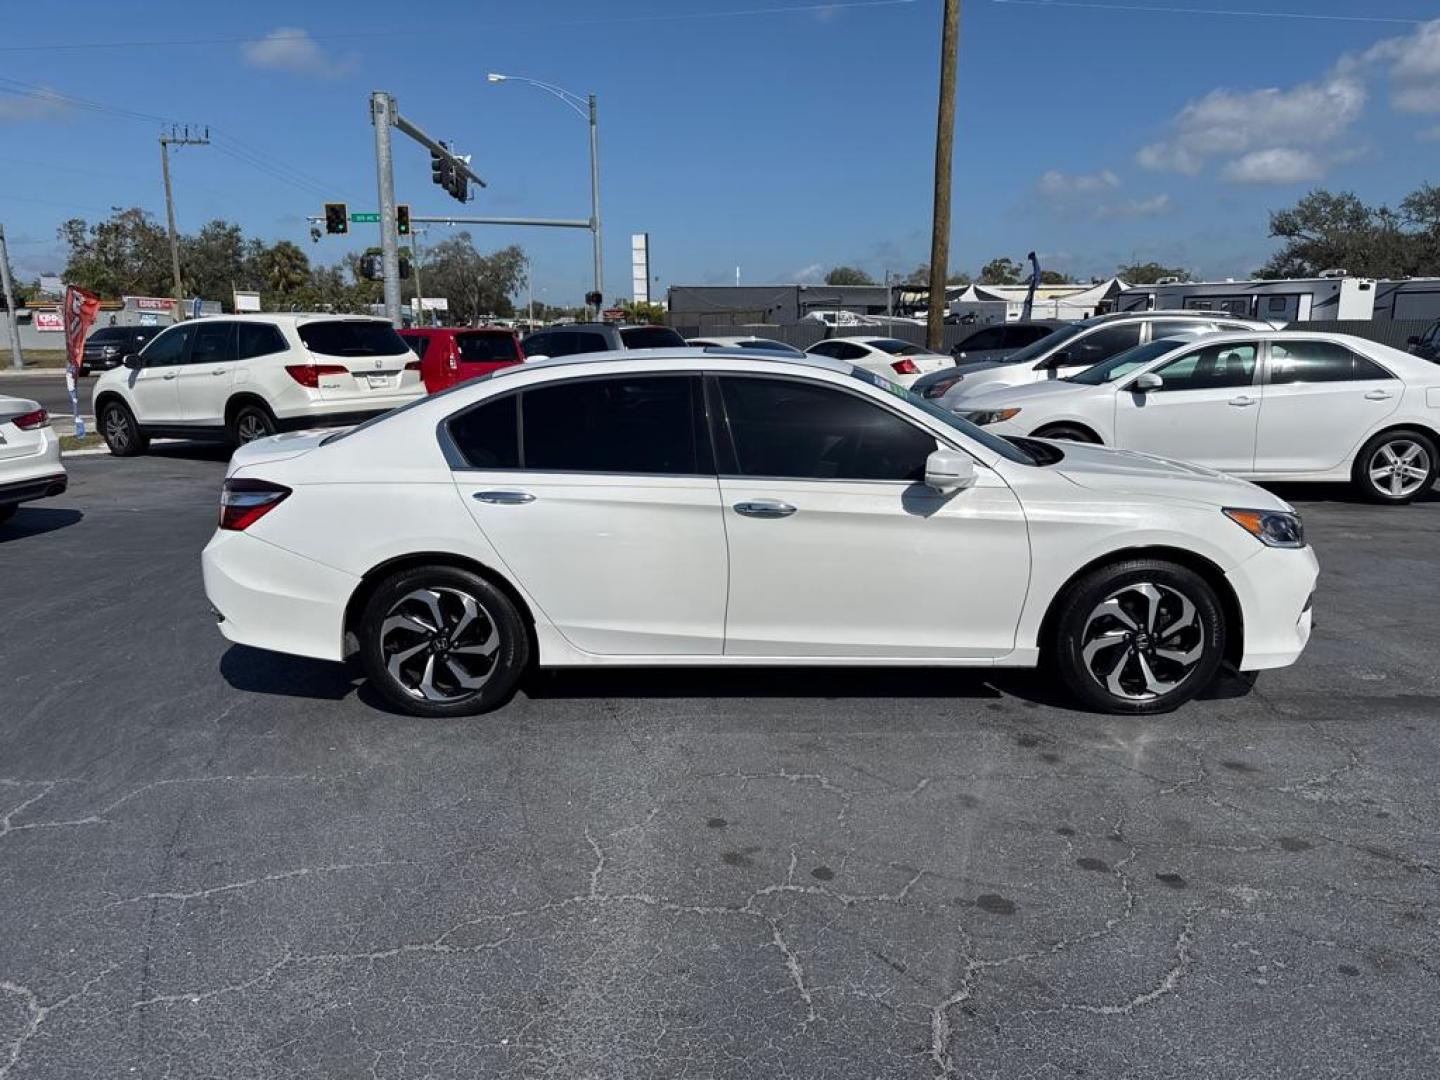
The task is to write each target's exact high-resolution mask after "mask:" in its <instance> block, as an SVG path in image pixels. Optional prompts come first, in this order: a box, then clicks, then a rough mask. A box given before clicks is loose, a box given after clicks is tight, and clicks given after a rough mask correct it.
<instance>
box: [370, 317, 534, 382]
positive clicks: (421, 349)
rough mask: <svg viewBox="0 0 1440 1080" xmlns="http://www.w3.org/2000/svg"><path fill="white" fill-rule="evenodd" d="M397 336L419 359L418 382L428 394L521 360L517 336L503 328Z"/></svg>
mask: <svg viewBox="0 0 1440 1080" xmlns="http://www.w3.org/2000/svg"><path fill="white" fill-rule="evenodd" d="M398 333H399V334H400V340H401V341H403V342H405V344H406V345H409V346H410V349H411V351H413V352H414V353H415V355H416V356H418V357H419V358H420V379H421V381H422V382H424V384H425V390H426V392H427V393H431V394H434V393H437V392H439V391H441V390H444V389H445V388H446V387H450V386H454V385H455V384H456V383H461V382H464V381H465V380H466V379H474V378H478V377H479V376H481V375H489V374H490V373H491V372H492V371H499V370H500V369H501V368H503V367H509V366H510V365H511V364H518V363H520V362H521V361H523V360H524V359H525V353H524V352H523V351H522V350H521V348H520V335H519V334H517V333H516V332H515V331H514V330H509V329H506V328H504V327H499V326H482V327H479V328H476V329H471V328H468V327H463V326H455V327H445V326H435V327H428V326H427V327H412V328H411V329H408V330H400V331H398Z"/></svg>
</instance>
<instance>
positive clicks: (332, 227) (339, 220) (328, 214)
mask: <svg viewBox="0 0 1440 1080" xmlns="http://www.w3.org/2000/svg"><path fill="white" fill-rule="evenodd" d="M325 231H326V232H327V233H329V234H330V235H332V236H337V235H338V236H343V235H345V234H346V233H348V232H349V231H350V214H349V213H348V212H347V210H346V207H345V204H344V203H343V202H327V203H326V204H325Z"/></svg>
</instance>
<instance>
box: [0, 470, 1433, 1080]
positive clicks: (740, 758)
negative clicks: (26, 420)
mask: <svg viewBox="0 0 1440 1080" xmlns="http://www.w3.org/2000/svg"><path fill="white" fill-rule="evenodd" d="M223 460H224V455H223V453H221V452H219V451H208V450H196V449H193V448H186V447H183V446H180V447H175V446H172V447H166V448H164V449H158V448H157V452H156V453H155V454H153V455H152V456H150V457H147V458H142V459H138V460H133V461H119V460H112V459H108V458H85V459H72V460H71V462H70V463H69V469H70V475H71V487H70V491H69V493H68V494H67V495H66V496H64V497H63V498H60V499H54V500H49V501H47V502H44V503H40V504H35V505H33V506H31V507H27V508H25V509H23V510H22V511H21V513H20V514H19V515H18V516H17V517H16V519H15V521H14V522H13V523H12V525H11V526H10V527H9V529H8V530H5V531H0V599H3V605H0V612H3V616H0V617H3V620H4V622H3V625H4V633H3V635H0V898H3V903H0V1080H20V1078H26V1080H30V1078H41V1077H43V1078H82V1077H83V1078H93V1077H98V1076H140V1077H176V1078H179V1077H202V1076H203V1077H210V1076H216V1077H219V1076H224V1077H227V1078H250V1077H255V1078H260V1077H285V1078H296V1077H352V1076H354V1077H374V1078H380V1080H390V1078H397V1080H398V1078H412V1077H413V1078H419V1077H457V1078H458V1077H467V1078H470V1077H480V1076H484V1077H492V1076H494V1077H527V1078H528V1077H549V1076H555V1077H617V1078H618V1077H657V1078H658V1077H847V1078H848V1077H887V1078H888V1077H918V1078H929V1077H941V1078H943V1077H951V1076H954V1077H1044V1078H1049V1077H1056V1078H1059V1077H1078V1076H1086V1077H1105V1078H1116V1077H1145V1078H1165V1077H1205V1078H1216V1077H1226V1078H1230V1077H1257V1078H1259V1077H1265V1078H1274V1077H1304V1078H1306V1080H1313V1078H1318V1077H1345V1078H1353V1077H1370V1076H1384V1077H1387V1078H1401V1077H1417V1078H1418V1077H1434V1076H1436V1075H1437V1074H1440V1027H1437V1025H1436V1023H1435V1017H1436V1014H1437V1005H1440V980H1437V970H1440V955H1437V919H1440V889H1437V884H1440V881H1437V869H1440V851H1437V846H1440V844H1437V837H1440V828H1437V826H1440V795H1437V787H1436V780H1435V778H1436V773H1437V767H1440V737H1437V729H1436V727H1435V724H1436V722H1437V719H1440V698H1437V696H1436V690H1437V664H1436V659H1437V656H1440V630H1437V627H1436V621H1435V619H1434V618H1433V612H1434V611H1435V610H1436V609H1437V605H1440V549H1437V544H1436V542H1435V538H1436V536H1437V528H1440V500H1436V499H1434V498H1432V499H1430V500H1429V501H1427V502H1425V503H1423V504H1420V505H1417V506H1414V507H1411V508H1409V509H1382V508H1374V507H1370V506H1366V505H1362V504H1358V503H1354V502H1350V501H1348V497H1347V496H1346V494H1345V493H1344V492H1343V491H1338V492H1337V491H1306V490H1304V489H1291V490H1287V491H1285V492H1283V494H1285V495H1286V496H1287V497H1289V498H1292V499H1293V500H1295V501H1296V502H1297V504H1298V505H1299V507H1300V509H1301V510H1302V512H1303V513H1304V514H1305V516H1306V519H1307V524H1308V527H1309V532H1310V535H1311V538H1312V540H1313V542H1314V544H1315V547H1316V549H1317V551H1318V554H1319V557H1320V561H1321V565H1322V580H1321V586H1320V591H1319V594H1318V596H1317V601H1316V608H1317V622H1318V628H1317V631H1316V636H1315V639H1314V641H1313V642H1312V644H1311V647H1310V649H1309V651H1308V653H1307V654H1306V656H1305V657H1304V659H1303V660H1302V661H1301V663H1300V664H1299V665H1298V666H1296V667H1294V668H1291V669H1289V670H1285V671H1280V672H1269V673H1266V674H1264V675H1262V676H1261V678H1260V681H1259V683H1258V685H1257V687H1256V689H1255V690H1254V691H1253V692H1251V693H1249V694H1248V695H1239V694H1238V693H1235V692H1232V693H1230V694H1218V695H1216V696H1214V697H1212V698H1211V699H1210V700H1206V701H1201V702H1197V703H1195V704H1192V705H1191V706H1188V707H1187V708H1185V709H1183V710H1182V711H1181V712H1179V713H1178V714H1176V715H1172V716H1169V717H1163V718H1158V719H1149V720H1131V719H1117V718H1112V717H1102V716H1094V715H1089V714H1085V713H1080V712H1077V711H1073V710H1070V709H1067V708H1065V707H1064V706H1063V704H1062V703H1060V702H1058V700H1057V699H1056V698H1055V697H1054V695H1053V693H1052V691H1051V690H1049V689H1048V688H1047V686H1046V684H1045V683H1044V682H1043V681H1042V680H1040V679H1038V678H1037V677H1035V676H1033V675H1030V674H1024V673H1022V674H1012V675H1007V676H1004V677H996V678H994V679H988V678H986V677H984V676H983V675H979V674H957V673H954V672H943V671H942V672H932V671H925V672H883V671H880V672H876V671H854V672H837V671H819V672H816V671H789V672H786V671H771V672H764V671H761V672H736V671H724V672H711V673H687V672H653V671H648V672H604V673H588V674H542V675H539V676H536V677H534V678H532V679H531V680H530V681H529V683H528V684H527V685H526V687H525V689H524V691H523V692H522V693H521V694H519V696H517V697H516V699H515V700H514V701H513V702H512V703H511V704H510V705H509V706H508V707H507V708H506V709H505V710H504V711H503V712H500V713H498V714H494V715H492V716H489V717H486V718H481V719H475V720H468V721H456V722H449V721H446V722H437V721H422V720H417V719H412V718H407V717H403V716H397V715H394V714H392V713H389V712H387V711H384V709H383V708H382V706H381V705H380V704H379V702H378V700H377V699H376V697H375V696H373V695H371V694H370V693H369V692H368V691H367V690H365V689H364V688H363V686H361V685H360V681H359V679H358V677H357V676H356V675H355V673H354V672H352V671H349V670H347V669H344V668H342V667H340V666H338V665H327V664H323V663H314V662H308V661H302V660H295V659H287V658H285V657H281V656H276V655H271V654H266V653H261V652H257V651H253V650H248V649H243V648H238V647H232V646H229V645H227V644H226V642H225V641H224V640H223V639H222V638H221V637H220V635H219V634H218V633H217V632H216V630H215V628H214V626H213V624H212V620H211V617H210V615H209V614H208V612H207V609H206V604H205V599H204V596H203V593H202V590H201V585H200V567H199V552H200V549H201V547H202V546H203V545H204V543H205V541H206V539H207V538H208V536H209V534H210V531H211V529H212V527H213V521H214V516H215V510H216V499H217V493H218V485H219V482H220V479H221V476H222V472H223ZM1231 689H1232V691H1235V690H1236V689H1237V688H1234V687H1232V688H1231Z"/></svg>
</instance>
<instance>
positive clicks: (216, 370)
mask: <svg viewBox="0 0 1440 1080" xmlns="http://www.w3.org/2000/svg"><path fill="white" fill-rule="evenodd" d="M229 370H230V369H229V368H223V367H217V368H211V369H210V374H211V375H224V374H225V373H226V372H227V371H229Z"/></svg>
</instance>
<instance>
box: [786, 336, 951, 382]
mask: <svg viewBox="0 0 1440 1080" xmlns="http://www.w3.org/2000/svg"><path fill="white" fill-rule="evenodd" d="M805 352H806V353H807V354H808V355H810V356H827V357H829V358H830V359H832V360H843V361H845V362H846V363H847V364H854V365H856V366H857V367H862V368H865V369H866V370H867V371H874V372H876V373H878V374H880V375H884V376H885V377H886V378H887V379H889V380H890V381H891V382H895V383H899V384H900V385H901V386H909V385H911V384H912V383H913V382H915V380H916V379H918V378H920V376H922V375H926V374H928V373H930V372H932V371H940V370H943V369H944V368H950V367H954V366H955V360H954V359H953V358H952V357H949V356H946V355H945V354H944V353H935V352H931V351H930V350H929V349H927V348H926V347H925V346H924V345H916V344H914V343H912V342H909V341H902V340H901V339H900V338H889V337H837V338H826V339H825V340H824V341H817V342H816V343H815V344H814V345H811V346H810V348H808V349H806V350H805Z"/></svg>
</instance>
